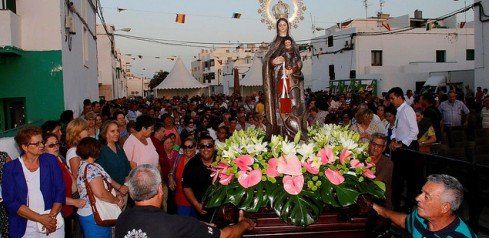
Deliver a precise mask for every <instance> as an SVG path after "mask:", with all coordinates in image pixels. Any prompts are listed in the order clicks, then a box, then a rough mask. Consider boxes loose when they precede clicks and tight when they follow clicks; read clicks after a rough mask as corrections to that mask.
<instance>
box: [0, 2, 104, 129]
mask: <svg viewBox="0 0 489 238" xmlns="http://www.w3.org/2000/svg"><path fill="white" fill-rule="evenodd" d="M96 11H97V1H95V0H72V1H69V2H67V1H38V0H23V1H20V0H2V1H0V58H1V60H0V61H1V62H2V63H0V88H1V90H0V132H1V131H4V130H8V129H12V128H15V127H17V126H19V125H22V124H25V123H35V122H41V121H45V120H48V119H58V118H59V115H60V113H61V112H62V111H64V110H67V109H70V110H73V111H74V113H75V116H77V115H79V113H80V111H81V109H82V102H83V100H84V99H87V98H88V99H91V100H98V98H99V95H98V86H97V46H96V31H95V25H96Z"/></svg>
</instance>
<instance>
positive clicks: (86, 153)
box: [76, 137, 128, 238]
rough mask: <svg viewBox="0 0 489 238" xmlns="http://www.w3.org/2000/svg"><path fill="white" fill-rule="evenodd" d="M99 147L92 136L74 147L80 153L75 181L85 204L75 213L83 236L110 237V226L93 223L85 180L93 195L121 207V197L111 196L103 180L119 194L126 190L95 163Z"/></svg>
mask: <svg viewBox="0 0 489 238" xmlns="http://www.w3.org/2000/svg"><path fill="white" fill-rule="evenodd" d="M100 148H101V144H100V142H99V141H97V140H96V139H94V138H92V137H86V138H83V139H82V140H81V141H80V143H79V144H78V146H77V148H76V153H77V154H78V155H80V158H81V162H80V168H79V170H78V178H77V180H76V182H77V187H78V191H79V193H80V198H81V199H83V200H84V201H85V202H86V205H85V206H84V207H82V208H80V209H78V212H77V213H78V215H79V220H80V224H81V227H82V229H83V235H84V236H85V237H106V238H110V237H112V228H111V227H103V226H99V225H97V224H96V223H95V218H94V216H93V211H92V208H91V203H90V199H89V198H88V192H87V187H86V185H85V184H86V183H85V180H86V182H87V183H88V186H90V189H91V191H92V192H93V196H95V197H97V198H99V199H100V200H102V201H105V202H109V203H113V204H117V205H118V206H119V207H121V208H122V207H123V206H124V199H123V198H122V197H116V196H113V195H112V193H110V191H109V190H107V189H106V188H105V185H104V180H107V181H108V182H109V183H110V184H111V185H112V187H113V188H115V189H116V190H117V191H119V192H120V193H121V194H127V192H128V190H127V187H126V186H124V185H120V184H119V183H117V182H116V181H115V180H113V179H111V177H110V176H109V175H108V174H107V172H105V170H104V169H103V168H102V167H101V166H100V165H99V164H97V163H95V159H96V158H98V157H99V156H100Z"/></svg>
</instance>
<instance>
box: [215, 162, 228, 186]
mask: <svg viewBox="0 0 489 238" xmlns="http://www.w3.org/2000/svg"><path fill="white" fill-rule="evenodd" d="M228 169H229V165H227V164H226V163H223V162H221V163H219V165H217V167H214V168H212V169H211V170H212V174H211V177H212V183H213V184H214V183H215V182H216V181H217V179H218V178H220V175H221V174H223V173H226V172H227V170H228Z"/></svg>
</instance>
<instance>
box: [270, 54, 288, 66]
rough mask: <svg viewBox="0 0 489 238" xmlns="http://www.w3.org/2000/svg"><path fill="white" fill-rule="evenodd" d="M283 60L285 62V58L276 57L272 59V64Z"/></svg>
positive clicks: (280, 62) (277, 63)
mask: <svg viewBox="0 0 489 238" xmlns="http://www.w3.org/2000/svg"><path fill="white" fill-rule="evenodd" d="M283 62H285V59H284V57H282V56H279V57H276V58H275V59H273V60H272V64H273V65H279V64H282V63H283Z"/></svg>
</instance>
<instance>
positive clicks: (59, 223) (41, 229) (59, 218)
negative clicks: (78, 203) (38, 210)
mask: <svg viewBox="0 0 489 238" xmlns="http://www.w3.org/2000/svg"><path fill="white" fill-rule="evenodd" d="M50 212H51V209H49V210H46V211H44V212H43V213H42V215H44V214H49V213H50ZM36 223H37V229H38V230H39V232H41V233H43V234H46V233H47V230H46V228H45V227H44V225H43V224H41V223H40V222H36ZM64 224H65V220H64V219H63V217H62V216H61V212H58V215H56V230H58V229H59V228H61V227H62V226H63V225H64Z"/></svg>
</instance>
